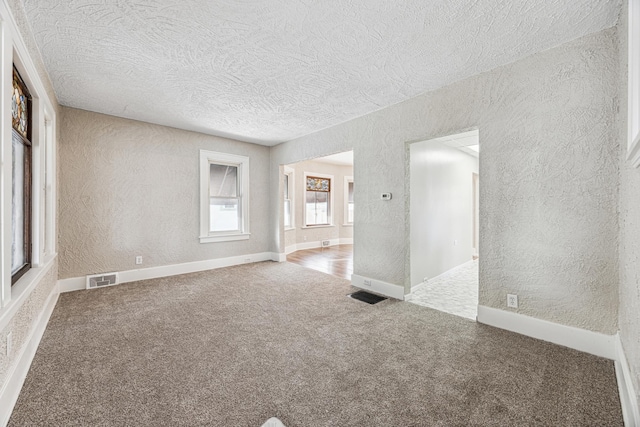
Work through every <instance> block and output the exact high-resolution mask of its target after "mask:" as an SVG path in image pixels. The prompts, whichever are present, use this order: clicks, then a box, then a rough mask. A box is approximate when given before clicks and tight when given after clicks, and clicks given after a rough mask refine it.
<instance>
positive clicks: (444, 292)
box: [409, 259, 478, 321]
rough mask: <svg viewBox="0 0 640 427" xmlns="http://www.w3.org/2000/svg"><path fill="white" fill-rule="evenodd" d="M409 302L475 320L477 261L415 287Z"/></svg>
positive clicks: (476, 310)
mask: <svg viewBox="0 0 640 427" xmlns="http://www.w3.org/2000/svg"><path fill="white" fill-rule="evenodd" d="M409 302H411V303H414V304H417V305H421V306H424V307H430V308H434V309H436V310H440V311H444V312H445V313H449V314H455V315H456V316H461V317H465V318H467V319H470V320H473V321H475V320H476V316H477V315H478V260H477V259H475V260H473V261H469V262H467V263H465V264H462V265H460V266H458V267H456V268H454V269H452V270H449V271H447V272H446V273H444V274H441V275H440V276H438V277H434V278H433V279H431V280H428V281H427V282H426V283H424V284H422V285H419V287H418V288H417V289H415V290H414V291H412V295H411V299H410V300H409Z"/></svg>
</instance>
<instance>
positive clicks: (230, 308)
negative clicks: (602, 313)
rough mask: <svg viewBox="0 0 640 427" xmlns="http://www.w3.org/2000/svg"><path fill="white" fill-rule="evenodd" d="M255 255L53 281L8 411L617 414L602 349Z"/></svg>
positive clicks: (109, 421)
mask: <svg viewBox="0 0 640 427" xmlns="http://www.w3.org/2000/svg"><path fill="white" fill-rule="evenodd" d="M351 290H352V288H351V287H350V285H349V282H347V281H345V280H342V279H338V278H335V277H332V276H328V275H325V274H323V273H319V272H316V271H313V270H308V269H305V268H304V267H300V266H297V265H294V264H290V263H270V262H266V263H257V264H248V265H242V266H237V267H230V268H224V269H219V270H213V271H208V272H202V273H194V274H188V275H183V276H175V277H169V278H162V279H154V280H148V281H143V282H138V283H131V284H124V285H119V286H115V287H110V288H104V289H99V290H92V291H79V292H73V293H68V294H63V295H62V296H61V297H60V301H59V302H58V305H57V307H56V309H55V311H54V313H53V316H52V318H51V321H50V323H49V326H48V327H47V330H46V332H45V335H44V337H43V339H42V342H41V344H40V347H39V349H38V352H37V354H36V356H35V359H34V361H33V365H32V367H31V370H30V371H29V374H28V376H27V379H26V383H25V385H24V388H23V390H22V393H21V394H20V397H19V400H18V403H17V405H16V407H15V410H14V413H13V415H12V418H11V420H10V423H9V425H11V426H205V425H206V426H256V427H257V426H261V425H262V423H264V422H265V421H266V420H267V419H269V418H270V417H278V418H279V419H281V420H282V422H284V424H285V425H286V426H287V427H302V426H305V427H306V426H516V425H518V426H520V425H539V426H619V425H622V417H621V412H620V402H619V399H618V395H617V387H616V380H615V374H614V367H613V362H611V361H608V360H604V359H601V358H598V357H594V356H590V355H587V354H582V353H579V352H577V351H573V350H570V349H567V348H563V347H560V346H556V345H553V344H548V343H545V342H542V341H537V340H534V339H531V338H527V337H524V336H520V335H517V334H514V333H510V332H506V331H503V330H500V329H495V328H492V327H489V326H484V325H480V324H477V323H475V322H472V321H469V320H467V319H463V318H460V317H457V316H453V315H449V314H446V313H442V312H439V311H436V310H432V309H430V308H426V307H420V306H418V305H415V304H410V303H405V302H400V301H392V300H387V301H384V302H382V303H379V304H377V305H368V304H366V303H363V302H360V301H356V300H353V299H351V298H347V297H346V295H347V294H348V293H349V292H350V291H351Z"/></svg>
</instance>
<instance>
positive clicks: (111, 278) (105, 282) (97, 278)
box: [87, 273, 118, 289]
mask: <svg viewBox="0 0 640 427" xmlns="http://www.w3.org/2000/svg"><path fill="white" fill-rule="evenodd" d="M117 284H118V273H105V274H94V275H93V276H87V289H96V288H103V287H105V286H112V285H117Z"/></svg>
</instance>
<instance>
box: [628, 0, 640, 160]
mask: <svg viewBox="0 0 640 427" xmlns="http://www.w3.org/2000/svg"><path fill="white" fill-rule="evenodd" d="M627 31H628V39H627V40H628V49H629V50H628V60H629V61H628V62H629V64H628V66H629V68H628V77H627V78H628V82H627V83H628V87H627V91H628V93H627V95H628V96H627V98H628V112H627V122H628V123H627V127H628V132H627V159H628V160H630V161H631V164H632V165H633V166H634V167H638V166H640V117H639V114H640V0H629V21H628V29H627Z"/></svg>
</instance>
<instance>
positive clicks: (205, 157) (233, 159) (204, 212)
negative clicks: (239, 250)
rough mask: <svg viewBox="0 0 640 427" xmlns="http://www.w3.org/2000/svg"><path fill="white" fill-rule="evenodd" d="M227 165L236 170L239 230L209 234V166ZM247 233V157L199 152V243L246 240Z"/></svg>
mask: <svg viewBox="0 0 640 427" xmlns="http://www.w3.org/2000/svg"><path fill="white" fill-rule="evenodd" d="M211 164H219V165H229V166H235V167H237V168H238V176H237V179H238V193H239V194H238V197H239V199H240V205H241V206H240V218H239V220H240V221H239V222H240V224H239V227H240V230H237V231H229V232H211V231H210V230H209V228H210V214H211V203H210V195H209V181H210V179H211V178H210V165H211ZM249 237H250V232H249V157H247V156H239V155H236V154H228V153H219V152H217V151H208V150H200V236H199V238H200V243H214V242H229V241H232V240H247V239H249Z"/></svg>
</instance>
